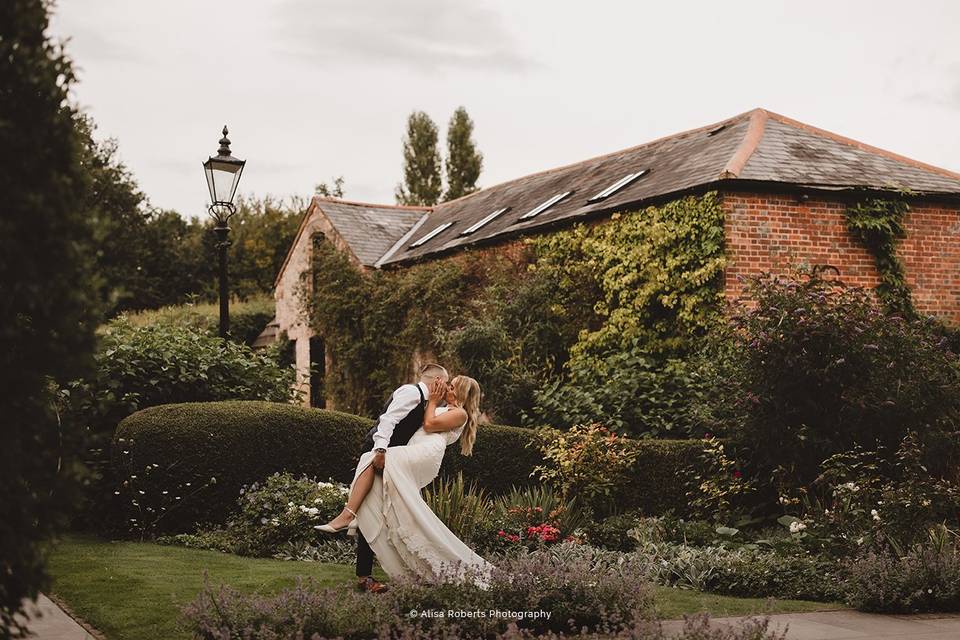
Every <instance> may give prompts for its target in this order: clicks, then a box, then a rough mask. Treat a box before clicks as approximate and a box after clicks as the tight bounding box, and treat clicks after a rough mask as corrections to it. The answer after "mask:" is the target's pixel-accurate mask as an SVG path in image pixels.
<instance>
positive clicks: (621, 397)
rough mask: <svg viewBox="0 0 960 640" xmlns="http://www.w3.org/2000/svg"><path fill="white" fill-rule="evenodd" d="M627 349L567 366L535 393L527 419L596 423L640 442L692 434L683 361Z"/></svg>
mask: <svg viewBox="0 0 960 640" xmlns="http://www.w3.org/2000/svg"><path fill="white" fill-rule="evenodd" d="M645 349H646V346H645V345H644V344H643V343H642V342H641V341H640V340H635V341H634V342H633V343H632V345H631V346H629V347H627V348H625V349H623V350H620V351H616V352H614V353H611V354H609V355H607V356H605V357H602V358H593V357H591V358H584V357H581V358H578V359H576V360H571V361H570V362H569V363H568V367H567V368H568V372H567V376H566V377H565V378H556V379H554V381H553V382H551V383H549V384H547V385H544V386H543V387H541V388H540V389H539V390H538V391H537V393H536V403H535V406H534V408H533V411H532V413H533V414H534V415H536V417H537V420H540V421H542V422H545V423H547V424H552V425H556V426H558V427H569V426H571V425H576V424H584V423H590V422H594V421H602V422H603V423H604V424H605V425H607V426H609V427H610V428H611V429H613V430H615V431H617V432H618V433H622V434H626V435H632V436H644V437H656V438H664V437H671V436H672V437H686V436H688V435H689V434H691V433H692V432H695V431H696V428H695V426H694V425H696V422H695V421H694V419H693V417H692V416H691V415H690V411H689V408H690V395H691V393H692V388H693V385H694V380H693V378H692V377H691V373H690V371H689V367H688V365H687V363H686V361H685V360H682V359H678V358H669V359H665V360H664V359H662V358H657V357H654V356H651V355H650V354H647V353H646V352H645Z"/></svg>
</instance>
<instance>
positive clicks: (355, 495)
mask: <svg viewBox="0 0 960 640" xmlns="http://www.w3.org/2000/svg"><path fill="white" fill-rule="evenodd" d="M371 487H373V466H368V467H367V468H366V469H364V470H363V471H362V472H361V473H360V475H359V476H357V480H356V482H354V483H353V489H352V490H351V491H350V498H349V499H348V500H347V508H346V509H344V510H343V511H341V512H340V515H338V516H337V517H336V518H334V519H333V520H331V521H330V522H328V523H327V524H329V525H330V526H331V527H333V528H334V529H339V528H340V527H343V526H346V525H347V524H348V523H349V522H350V521H351V520H353V514H352V513H350V511H348V510H347V509H351V510H353V511H357V510H358V509H359V508H360V505H361V504H363V500H364V498H366V497H367V494H368V493H370V489H371Z"/></svg>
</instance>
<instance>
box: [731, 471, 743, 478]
mask: <svg viewBox="0 0 960 640" xmlns="http://www.w3.org/2000/svg"><path fill="white" fill-rule="evenodd" d="M733 477H734V478H742V477H743V474H742V473H740V471H739V470H738V471H734V472H733Z"/></svg>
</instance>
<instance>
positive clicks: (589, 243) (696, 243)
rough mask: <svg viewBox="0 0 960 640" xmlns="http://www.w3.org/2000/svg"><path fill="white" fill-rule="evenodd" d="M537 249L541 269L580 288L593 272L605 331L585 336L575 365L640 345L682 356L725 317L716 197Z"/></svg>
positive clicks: (618, 220) (620, 219)
mask: <svg viewBox="0 0 960 640" xmlns="http://www.w3.org/2000/svg"><path fill="white" fill-rule="evenodd" d="M537 243H538V245H539V246H538V247H537V254H538V256H539V257H540V259H539V260H538V263H537V268H538V269H550V270H555V271H558V272H559V273H560V274H561V275H562V276H563V277H564V280H565V281H567V282H570V283H571V286H574V287H578V288H579V287H582V286H583V285H580V284H576V281H577V280H578V279H580V278H581V277H582V276H583V275H584V271H586V272H588V273H592V274H593V279H594V280H595V282H596V284H597V286H598V287H599V290H600V292H601V298H600V299H599V300H598V301H597V302H596V305H595V311H596V313H597V315H598V316H599V317H600V318H601V319H602V321H603V322H602V325H601V326H600V327H599V328H597V329H596V330H592V331H588V332H586V333H585V334H584V335H583V336H581V339H580V341H579V342H578V343H577V345H576V346H575V347H574V349H573V357H574V358H575V359H577V358H590V357H596V356H603V355H606V354H607V353H609V352H610V351H613V350H625V349H630V348H631V346H632V344H633V342H634V340H636V339H638V338H639V339H640V340H641V341H642V342H643V343H644V344H646V345H647V348H648V350H649V352H650V353H651V354H663V353H682V352H683V351H684V350H685V348H687V347H688V343H689V341H690V339H691V338H692V337H695V336H699V335H704V334H706V333H707V332H708V331H709V330H710V328H711V327H713V326H714V325H715V324H716V322H717V320H718V318H719V316H720V311H721V304H722V300H723V287H722V286H721V285H722V277H723V268H724V265H725V264H726V257H725V255H724V235H723V209H722V207H721V204H720V199H719V197H718V196H717V194H716V193H715V192H710V193H707V194H705V195H703V196H701V197H693V196H689V197H686V198H682V199H679V200H674V201H672V202H668V203H666V204H664V205H662V206H659V207H648V208H646V209H644V210H642V211H637V212H633V213H626V214H614V216H613V219H612V220H611V221H610V222H609V223H607V224H598V225H591V226H586V225H578V226H577V227H574V228H573V229H572V230H569V231H564V232H561V233H557V234H551V235H549V236H544V237H543V238H541V239H540V240H538V241H537Z"/></svg>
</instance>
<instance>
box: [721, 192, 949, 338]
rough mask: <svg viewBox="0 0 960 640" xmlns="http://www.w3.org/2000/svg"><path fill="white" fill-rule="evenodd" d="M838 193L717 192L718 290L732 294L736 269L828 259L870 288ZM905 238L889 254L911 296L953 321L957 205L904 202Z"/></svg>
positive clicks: (868, 265)
mask: <svg viewBox="0 0 960 640" xmlns="http://www.w3.org/2000/svg"><path fill="white" fill-rule="evenodd" d="M846 206H847V205H846V204H845V203H843V202H841V201H839V200H829V199H818V198H814V197H811V198H810V199H809V200H807V201H806V202H800V201H798V199H797V198H796V197H795V196H788V195H776V194H760V193H725V194H723V207H724V210H725V211H726V219H725V221H724V231H725V235H726V238H727V257H728V259H729V262H728V265H727V269H726V273H725V294H726V296H727V299H733V298H735V297H736V296H737V295H738V294H739V293H740V291H741V288H742V284H741V283H740V282H738V281H737V275H746V274H756V273H759V272H760V271H773V272H775V273H786V272H788V271H789V270H790V268H791V267H792V266H795V265H798V264H807V265H811V264H831V265H833V266H835V267H837V268H838V269H840V277H841V278H842V279H843V280H844V281H845V282H848V283H850V284H855V285H860V286H863V287H867V288H870V289H872V288H873V287H875V286H876V285H877V281H878V274H877V270H876V267H875V266H874V261H873V256H872V255H871V254H870V253H869V252H867V250H866V249H864V248H863V247H862V246H861V245H860V244H859V243H858V242H857V241H856V240H854V239H853V237H852V236H851V235H850V233H849V232H848V231H847V228H846V221H845V219H844V215H843V211H844V209H845V208H846ZM906 226H907V237H906V238H905V239H904V240H903V241H902V242H901V244H900V246H899V248H898V251H897V255H898V256H899V257H900V259H901V260H902V261H903V263H904V266H905V268H906V278H907V284H908V285H909V287H910V289H911V291H912V292H913V302H914V305H915V306H916V308H917V310H918V311H920V312H921V313H928V314H933V315H937V316H939V317H942V318H944V319H946V320H948V321H949V322H950V323H951V324H958V323H960V206H957V205H946V204H935V203H923V202H919V203H912V204H911V207H910V212H909V213H908V214H907V218H906Z"/></svg>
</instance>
